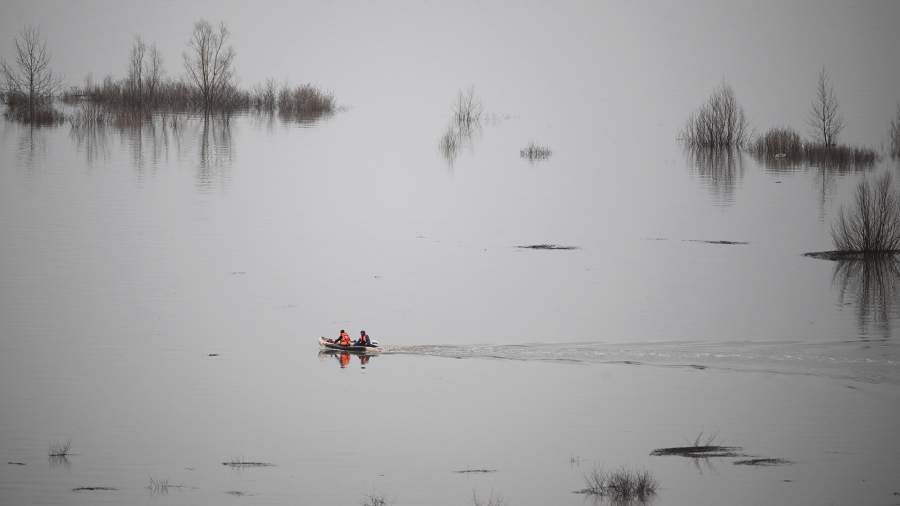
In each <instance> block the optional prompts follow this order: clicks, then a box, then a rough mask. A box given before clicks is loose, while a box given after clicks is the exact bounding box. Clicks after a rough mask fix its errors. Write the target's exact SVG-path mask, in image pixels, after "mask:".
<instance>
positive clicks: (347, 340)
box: [334, 329, 353, 346]
mask: <svg viewBox="0 0 900 506" xmlns="http://www.w3.org/2000/svg"><path fill="white" fill-rule="evenodd" d="M334 342H335V343H336V344H339V345H341V346H350V345H352V344H353V339H352V338H351V337H350V334H348V333H347V331H346V330H344V329H341V335H340V336H339V337H338V338H337V339H335V340H334Z"/></svg>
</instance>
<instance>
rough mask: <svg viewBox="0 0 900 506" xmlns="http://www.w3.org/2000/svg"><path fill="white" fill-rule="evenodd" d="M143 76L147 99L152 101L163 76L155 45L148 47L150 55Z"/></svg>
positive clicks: (160, 58)
mask: <svg viewBox="0 0 900 506" xmlns="http://www.w3.org/2000/svg"><path fill="white" fill-rule="evenodd" d="M144 75H145V77H144V89H145V91H146V94H147V99H148V100H150V101H153V100H155V99H156V92H157V91H158V90H159V83H160V81H162V75H163V68H162V57H161V56H160V55H159V49H157V48H156V44H153V45H151V46H150V55H149V56H148V58H147V63H146V67H145V69H144Z"/></svg>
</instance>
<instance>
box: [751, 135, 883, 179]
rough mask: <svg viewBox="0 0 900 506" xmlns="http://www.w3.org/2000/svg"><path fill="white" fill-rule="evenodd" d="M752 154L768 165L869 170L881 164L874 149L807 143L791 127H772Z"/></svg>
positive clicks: (753, 144)
mask: <svg viewBox="0 0 900 506" xmlns="http://www.w3.org/2000/svg"><path fill="white" fill-rule="evenodd" d="M749 150H750V153H751V154H752V155H753V156H754V157H756V158H757V159H762V160H765V161H766V162H768V163H776V164H777V163H781V162H784V163H788V164H801V163H802V164H810V165H814V166H817V167H824V168H829V169H853V168H865V167H868V166H871V165H873V164H874V163H875V162H877V161H878V153H877V152H876V151H875V150H873V149H870V148H866V147H857V146H844V145H835V144H830V145H828V144H825V143H823V142H804V141H803V140H802V139H801V138H800V134H798V133H797V132H795V131H794V130H792V129H790V128H772V129H769V130H768V131H767V132H766V133H765V134H763V135H762V136H760V137H758V138H757V139H756V140H755V141H754V142H753V143H752V144H751V145H750V149H749Z"/></svg>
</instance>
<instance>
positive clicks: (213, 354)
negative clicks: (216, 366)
mask: <svg viewBox="0 0 900 506" xmlns="http://www.w3.org/2000/svg"><path fill="white" fill-rule="evenodd" d="M206 356H207V357H218V356H219V354H218V353H209V354H207V355H206Z"/></svg>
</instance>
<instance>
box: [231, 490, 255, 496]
mask: <svg viewBox="0 0 900 506" xmlns="http://www.w3.org/2000/svg"><path fill="white" fill-rule="evenodd" d="M225 493H226V494H228V495H233V496H235V497H244V496H247V495H250V494H248V493H247V492H243V491H241V490H226V491H225Z"/></svg>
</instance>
